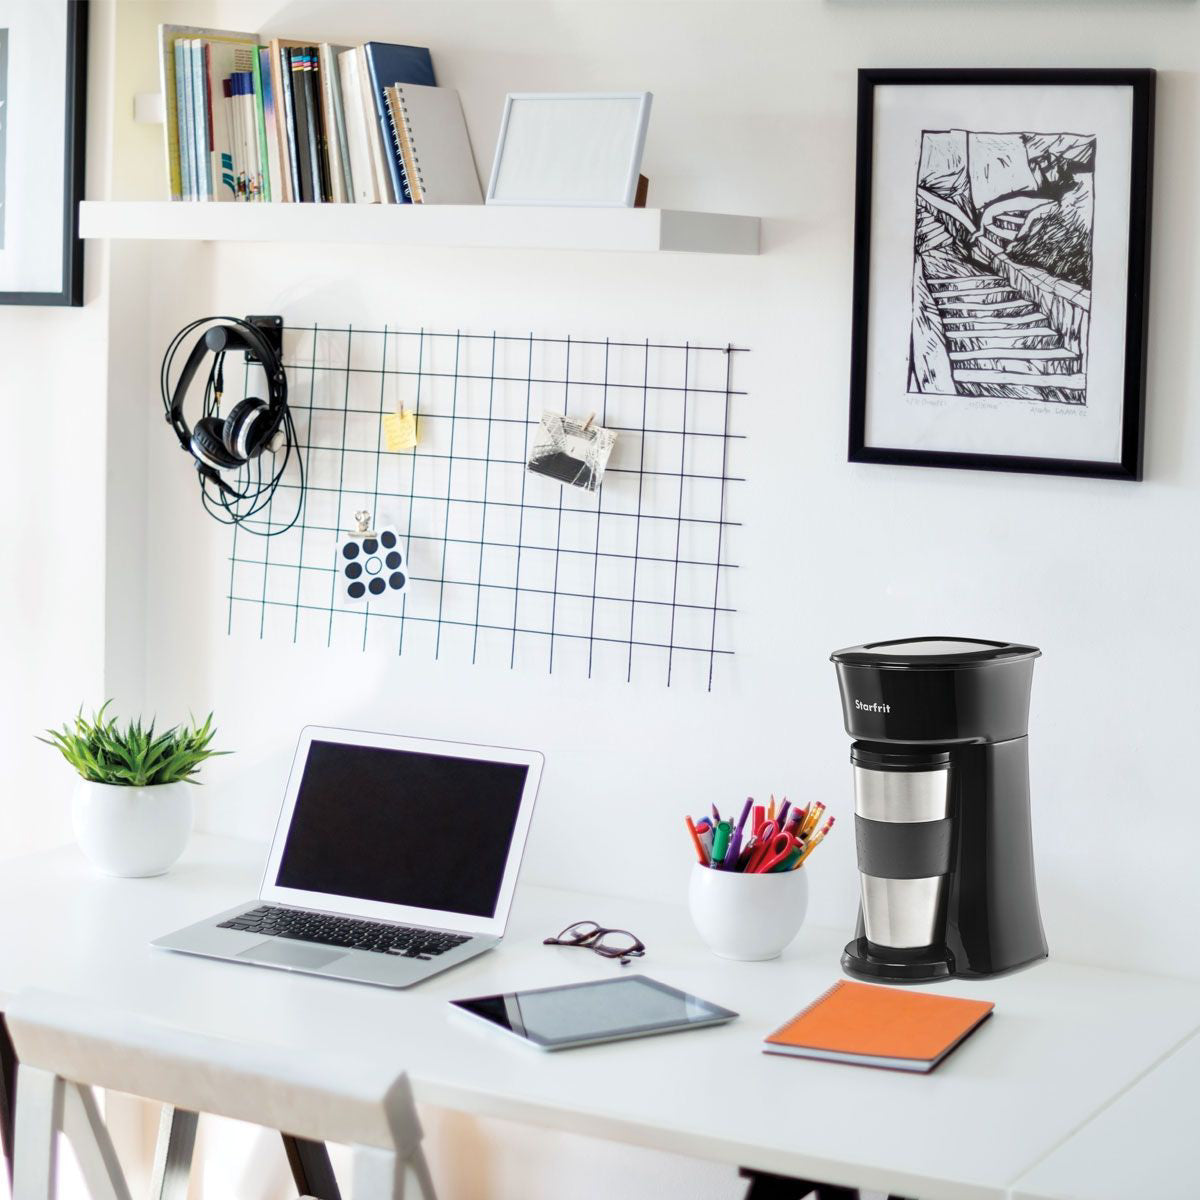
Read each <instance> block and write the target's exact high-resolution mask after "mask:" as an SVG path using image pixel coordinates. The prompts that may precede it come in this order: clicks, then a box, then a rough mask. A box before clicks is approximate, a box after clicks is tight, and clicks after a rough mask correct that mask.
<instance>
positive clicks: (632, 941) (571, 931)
mask: <svg viewBox="0 0 1200 1200" xmlns="http://www.w3.org/2000/svg"><path fill="white" fill-rule="evenodd" d="M542 945H543V946H578V947H579V948H580V949H581V950H592V951H594V952H595V953H596V954H599V955H601V956H603V957H604V958H618V959H620V960H621V966H623V967H627V966H628V965H629V960H630V959H631V958H641V957H642V955H643V954H645V953H646V945H645V943H644V942H643V941H642V940H641V939H640V938H636V937H634V936H633V934H632V933H630V932H629V930H628V929H605V928H604V926H603V925H597V924H596V922H595V921H576V922H575V924H574V925H568V926H567V927H566V929H564V930H563V931H562V933H560V934H559V935H558V936H557V937H548V938H545V939H543V941H542Z"/></svg>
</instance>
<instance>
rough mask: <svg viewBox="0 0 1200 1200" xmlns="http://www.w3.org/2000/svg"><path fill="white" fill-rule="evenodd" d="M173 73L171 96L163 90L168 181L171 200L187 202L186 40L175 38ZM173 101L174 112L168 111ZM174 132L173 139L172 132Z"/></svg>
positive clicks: (189, 170) (189, 194) (188, 118)
mask: <svg viewBox="0 0 1200 1200" xmlns="http://www.w3.org/2000/svg"><path fill="white" fill-rule="evenodd" d="M171 56H172V73H173V74H174V76H175V87H174V92H173V94H172V93H171V92H167V91H166V90H165V88H166V85H165V83H164V93H163V94H164V97H166V98H167V107H168V111H167V113H166V122H165V124H166V126H167V130H168V133H167V139H166V140H167V180H168V184H169V187H170V190H171V199H172V200H190V199H191V198H192V154H191V133H190V132H189V131H190V129H191V121H192V106H191V105H190V104H189V103H188V91H189V90H190V89H189V87H188V81H189V79H190V73H189V72H188V70H187V63H188V59H189V51H188V47H187V39H186V38H176V39H175V43H174V45H173V46H172V47H171ZM172 99H173V102H174V111H173V112H172V111H171V107H172V103H171V102H172ZM172 132H173V133H174V135H175V136H174V138H172V136H171V133H172Z"/></svg>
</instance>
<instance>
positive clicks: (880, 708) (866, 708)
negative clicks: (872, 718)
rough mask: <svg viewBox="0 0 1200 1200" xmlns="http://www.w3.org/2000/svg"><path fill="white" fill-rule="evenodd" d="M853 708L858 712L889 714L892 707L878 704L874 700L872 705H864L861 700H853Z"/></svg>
mask: <svg viewBox="0 0 1200 1200" xmlns="http://www.w3.org/2000/svg"><path fill="white" fill-rule="evenodd" d="M854 707H855V708H857V709H858V711H859V712H882V713H889V712H891V711H892V706H891V705H890V704H880V703H879V701H878V700H876V701H875V703H874V704H864V703H863V702H862V701H861V700H855V702H854Z"/></svg>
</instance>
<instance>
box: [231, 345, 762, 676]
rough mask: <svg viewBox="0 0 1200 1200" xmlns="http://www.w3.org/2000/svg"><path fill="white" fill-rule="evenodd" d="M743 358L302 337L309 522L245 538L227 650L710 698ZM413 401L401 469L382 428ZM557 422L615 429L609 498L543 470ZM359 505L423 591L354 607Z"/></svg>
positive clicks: (666, 350) (704, 349)
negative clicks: (484, 669)
mask: <svg viewBox="0 0 1200 1200" xmlns="http://www.w3.org/2000/svg"><path fill="white" fill-rule="evenodd" d="M738 354H739V351H738V350H737V349H736V348H734V347H731V346H704V345H689V344H686V343H685V344H682V345H664V344H660V343H655V342H651V341H643V342H617V341H609V340H595V339H592V340H576V339H572V338H569V337H568V338H547V337H536V336H534V335H532V334H528V335H525V336H508V335H501V334H497V333H488V334H475V333H464V332H461V331H460V332H453V333H447V332H433V331H430V330H393V329H388V328H386V327H385V328H383V329H357V328H353V327H349V328H331V327H327V326H311V327H294V326H289V327H286V328H285V331H284V363H285V368H286V370H287V373H288V386H289V399H290V403H291V407H292V412H293V414H294V416H295V421H296V428H297V432H298V437H299V442H300V453H301V455H302V457H303V460H304V466H305V479H306V484H305V488H304V494H303V497H302V501H301V515H300V520H299V521H298V522H297V524H296V525H295V527H294V528H292V529H290V530H288V531H287V532H285V533H281V534H278V535H277V536H274V537H270V538H264V537H256V536H254V535H253V534H251V533H249V532H247V531H246V530H240V531H239V530H238V529H236V528H235V529H234V531H233V534H232V550H231V554H230V571H229V617H228V631H229V633H230V634H242V635H244V634H245V633H247V632H250V633H257V635H258V636H259V637H281V636H282V637H287V638H290V639H291V640H292V641H293V642H297V643H304V644H312V643H313V642H323V643H324V644H325V645H326V646H353V647H356V648H361V649H362V650H363V651H370V652H374V653H388V654H393V655H413V656H425V657H428V658H433V659H454V660H458V661H469V662H472V663H491V664H500V665H503V666H508V667H511V668H515V669H523V670H542V671H549V672H554V671H564V672H577V673H582V674H584V675H586V676H587V677H588V678H592V677H596V678H605V679H624V680H627V681H629V680H633V679H635V678H637V679H639V680H641V679H645V678H657V679H660V680H661V681H662V682H664V683H665V684H666V685H667V686H670V685H672V684H680V683H687V684H690V685H692V686H700V687H703V688H707V689H708V690H711V689H712V687H713V682H714V678H715V676H716V675H717V672H718V670H719V668H720V666H721V664H722V663H723V662H726V661H728V659H729V656H731V655H732V653H733V641H732V620H733V615H734V611H735V610H734V608H733V607H732V606H731V603H730V596H729V593H730V590H731V589H730V578H731V572H734V571H735V568H736V563H734V562H732V561H731V559H730V553H731V545H730V543H731V540H732V535H733V534H734V532H735V531H736V528H737V526H738V525H739V522H737V521H733V520H730V519H728V517H727V515H726V514H727V511H728V509H729V508H730V506H731V502H732V501H733V499H734V497H735V494H736V491H737V488H738V485H741V484H742V483H744V482H745V481H744V479H743V478H741V477H740V476H739V475H737V474H736V473H735V471H736V465H737V458H738V451H739V449H740V445H741V443H742V441H743V438H742V435H739V434H737V433H735V432H733V429H732V417H733V412H732V409H733V406H734V400H735V398H736V397H738V396H741V395H743V394H744V393H741V392H738V391H735V390H734V389H733V386H732V379H733V373H734V369H735V363H736V361H737V357H738ZM257 375H258V373H257V371H254V372H250V371H248V372H247V378H246V380H245V385H244V387H245V389H249V390H253V388H254V385H255V379H256V376H257ZM243 394H244V392H243ZM401 405H403V407H404V408H405V409H406V410H407V411H410V412H412V413H414V414H415V415H416V418H417V428H418V437H419V441H418V445H417V447H416V449H415V450H407V451H401V452H399V453H390V452H388V450H387V449H386V447H385V445H384V437H383V423H382V417H383V415H384V414H386V413H389V412H394V411H397V410H398V409H399V407H400V406H401ZM545 411H552V412H560V413H569V414H570V415H571V416H573V417H577V418H579V419H581V420H584V419H586V418H587V417H588V415H590V414H591V413H595V420H596V423H597V424H600V425H603V426H605V427H607V428H609V429H613V430H615V431H616V432H617V440H616V445H615V448H614V450H613V453H612V457H611V458H610V459H609V465H608V470H607V473H606V474H605V476H604V480H603V482H602V483H601V485H600V487H599V489H598V490H597V491H596V492H595V493H588V492H586V491H583V490H581V489H578V488H574V487H569V486H563V485H561V484H559V483H556V482H555V481H553V480H552V479H548V478H546V477H544V476H540V475H535V474H530V473H529V472H528V471H527V470H526V467H525V464H526V461H527V459H528V453H529V448H530V446H531V444H532V441H533V438H534V436H535V433H536V428H537V425H538V423H539V421H540V418H541V415H542V413H543V412H545ZM297 483H298V481H297V480H296V479H295V478H285V480H284V483H283V485H282V486H281V488H280V492H279V494H277V496H276V498H275V500H274V501H273V504H272V506H271V507H270V508H268V509H267V510H266V511H265V512H264V513H263V517H262V520H261V521H257V522H251V523H250V524H251V528H257V529H259V530H262V531H265V530H266V529H267V528H277V527H278V526H279V525H282V524H284V523H286V520H287V519H288V517H290V515H291V513H292V512H294V511H295V489H296V487H297ZM359 509H366V510H368V511H369V512H370V513H371V515H372V524H373V526H375V527H380V526H392V527H394V528H396V529H397V530H398V532H399V535H400V540H401V543H402V547H403V549H404V552H405V555H406V557H407V559H408V571H409V584H408V588H407V590H406V591H404V592H403V593H400V594H398V595H395V596H385V597H382V598H381V599H380V600H376V601H371V602H370V603H368V604H359V605H355V604H354V603H352V602H351V601H348V600H345V599H344V598H343V593H342V590H341V588H340V587H339V583H340V582H342V580H341V576H340V574H339V567H338V545H339V543H340V541H341V540H342V538H343V537H344V535H345V534H346V533H348V532H349V531H351V530H353V529H354V513H355V512H356V511H357V510H359ZM273 510H277V516H275V517H273Z"/></svg>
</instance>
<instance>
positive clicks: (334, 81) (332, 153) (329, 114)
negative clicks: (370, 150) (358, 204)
mask: <svg viewBox="0 0 1200 1200" xmlns="http://www.w3.org/2000/svg"><path fill="white" fill-rule="evenodd" d="M347 49H349V47H347V46H331V45H330V44H329V43H328V42H322V43H321V45H320V46H319V47H318V49H317V65H318V66H319V67H320V71H321V119H322V121H323V122H324V125H325V145H326V150H327V156H328V159H329V185H330V192H331V196H330V198H331V199H332V200H334V201H335V202H336V203H338V204H346V203H349V202H350V201H351V200H353V199H354V197H353V196H352V195H351V189H352V188H353V186H354V182H353V170H352V168H351V165H350V153H349V150H348V149H347V146H346V121H345V114H344V112H343V109H342V85H341V82H340V77H339V72H338V55H339V54H341V53H342V52H343V51H345V50H347Z"/></svg>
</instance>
